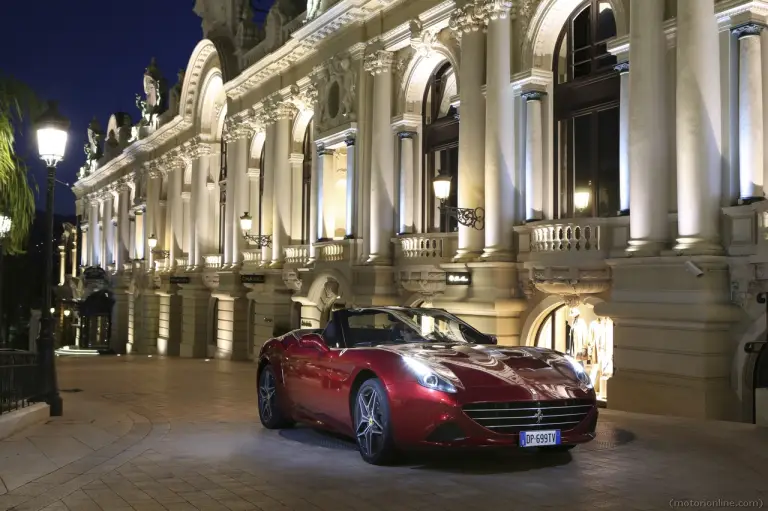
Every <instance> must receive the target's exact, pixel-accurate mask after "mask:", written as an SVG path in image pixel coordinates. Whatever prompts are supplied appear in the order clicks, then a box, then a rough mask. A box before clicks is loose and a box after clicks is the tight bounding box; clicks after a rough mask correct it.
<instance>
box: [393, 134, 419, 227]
mask: <svg viewBox="0 0 768 511" xmlns="http://www.w3.org/2000/svg"><path fill="white" fill-rule="evenodd" d="M414 137H416V132H414V131H401V132H400V133H398V134H397V138H399V139H400V215H399V216H400V227H399V229H398V232H399V233H407V232H413V227H414V223H415V222H414V214H413V213H414V212H413V202H414V201H413V193H414V190H415V189H416V183H415V179H414V177H415V176H414V171H413V139H414Z"/></svg>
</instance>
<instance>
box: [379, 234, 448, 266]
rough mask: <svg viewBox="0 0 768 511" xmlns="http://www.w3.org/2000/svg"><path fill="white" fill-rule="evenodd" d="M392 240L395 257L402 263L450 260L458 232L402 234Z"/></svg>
mask: <svg viewBox="0 0 768 511" xmlns="http://www.w3.org/2000/svg"><path fill="white" fill-rule="evenodd" d="M393 241H394V242H395V249H396V259H397V260H398V261H400V262H402V263H404V264H409V263H417V262H422V263H423V262H434V263H441V262H447V261H450V260H451V258H452V257H453V256H454V255H456V249H457V247H458V234H457V233H455V232H449V233H421V234H404V235H401V236H398V237H397V238H395V239H394V240H393Z"/></svg>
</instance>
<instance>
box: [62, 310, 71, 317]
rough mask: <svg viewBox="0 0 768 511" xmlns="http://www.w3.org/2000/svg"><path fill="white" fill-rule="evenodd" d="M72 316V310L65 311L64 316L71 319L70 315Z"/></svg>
mask: <svg viewBox="0 0 768 511" xmlns="http://www.w3.org/2000/svg"><path fill="white" fill-rule="evenodd" d="M70 314H72V311H71V310H69V309H66V310H65V311H64V316H66V317H69V315H70Z"/></svg>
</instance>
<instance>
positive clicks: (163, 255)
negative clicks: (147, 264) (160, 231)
mask: <svg viewBox="0 0 768 511" xmlns="http://www.w3.org/2000/svg"><path fill="white" fill-rule="evenodd" d="M147 244H148V245H149V250H151V251H152V255H154V256H155V257H157V258H158V259H167V258H168V256H170V255H171V253H170V252H169V251H168V250H162V249H157V250H156V247H157V236H155V235H154V234H152V235H150V236H149V238H147Z"/></svg>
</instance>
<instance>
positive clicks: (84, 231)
mask: <svg viewBox="0 0 768 511" xmlns="http://www.w3.org/2000/svg"><path fill="white" fill-rule="evenodd" d="M80 233H81V236H82V242H81V243H82V246H83V248H82V250H81V251H80V266H82V267H84V268H87V267H88V266H90V265H91V260H90V255H91V251H90V248H89V247H90V243H91V240H90V236H88V224H82V225H80Z"/></svg>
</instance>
